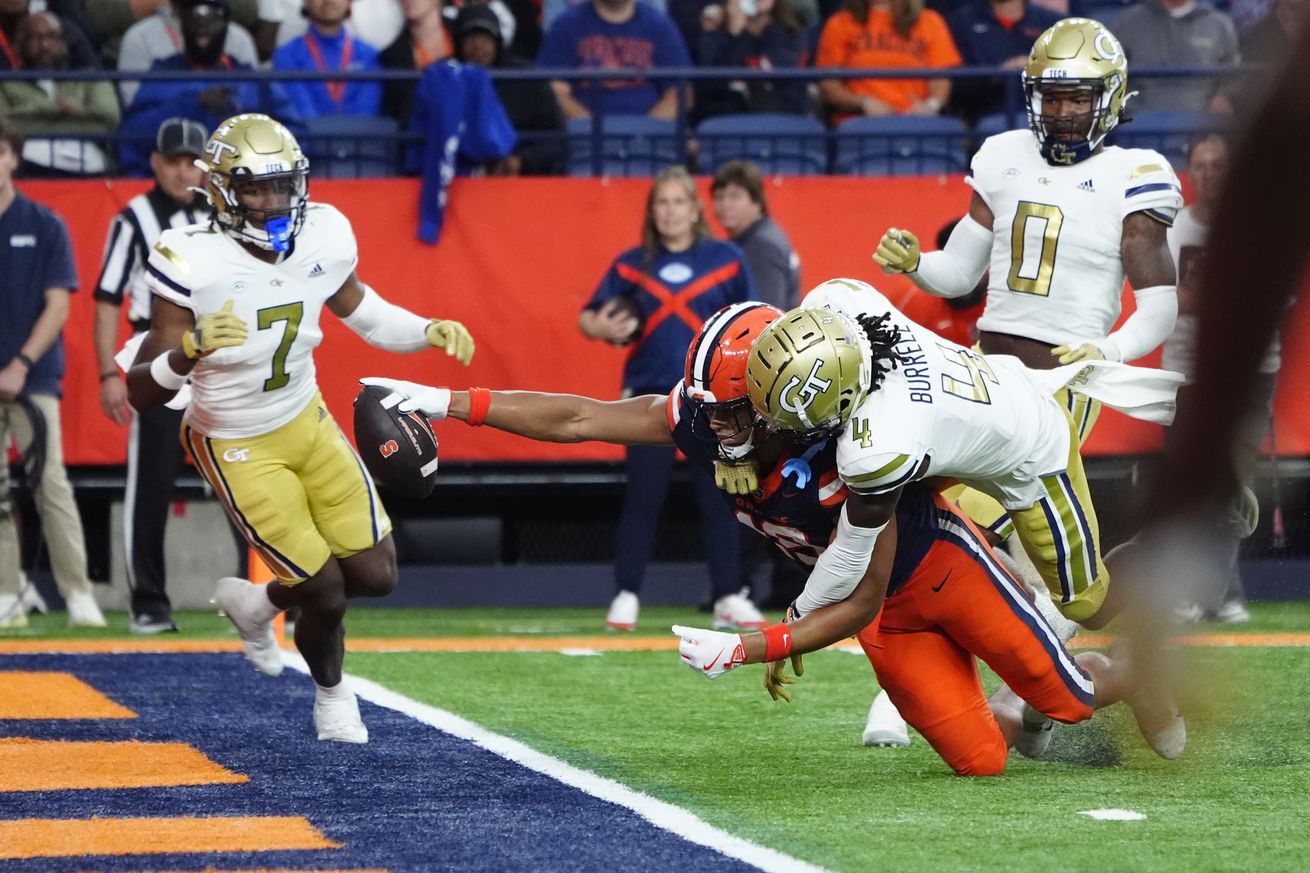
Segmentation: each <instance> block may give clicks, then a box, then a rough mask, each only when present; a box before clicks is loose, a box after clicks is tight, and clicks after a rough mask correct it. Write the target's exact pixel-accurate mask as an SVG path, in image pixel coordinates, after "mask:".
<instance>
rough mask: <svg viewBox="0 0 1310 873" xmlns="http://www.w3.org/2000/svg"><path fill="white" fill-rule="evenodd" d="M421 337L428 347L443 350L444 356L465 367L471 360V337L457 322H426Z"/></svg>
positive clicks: (436, 319) (435, 319)
mask: <svg viewBox="0 0 1310 873" xmlns="http://www.w3.org/2000/svg"><path fill="white" fill-rule="evenodd" d="M423 336H424V338H425V339H426V340H427V341H428V345H430V346H432V347H434V348H438V349H445V350H446V354H448V355H450V356H451V357H453V358H454V359H455V360H457V361H459V362H460V363H461V364H463V365H464V366H466V367H467V366H468V363H469V361H471V360H473V336H472V335H471V334H470V333H469V332H468V329H467V328H466V327H464V325H462V324H460V323H459V322H458V321H442V320H441V319H439V318H434V319H432V320H431V321H430V322H428V326H427V330H425V331H424V333H423Z"/></svg>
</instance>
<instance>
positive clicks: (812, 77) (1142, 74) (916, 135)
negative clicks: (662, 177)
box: [0, 67, 1260, 177]
mask: <svg viewBox="0 0 1310 873" xmlns="http://www.w3.org/2000/svg"><path fill="white" fill-rule="evenodd" d="M1259 69H1260V68H1259V67H1244V68H1240V69H1238V68H1231V67H1226V68H1225V67H1167V68H1166V67H1149V68H1142V69H1140V70H1133V71H1132V74H1131V79H1130V81H1131V83H1132V84H1133V85H1134V86H1139V85H1140V84H1141V83H1142V82H1143V81H1145V82H1148V83H1149V82H1150V81H1151V80H1155V79H1177V78H1204V79H1207V80H1210V81H1236V80H1237V79H1238V77H1249V76H1250V75H1252V74H1254V73H1256V72H1257V71H1258V70H1259ZM488 72H489V73H490V75H491V78H492V79H493V80H494V81H498V82H513V81H549V80H555V79H559V80H564V81H569V82H572V83H582V82H594V81H605V80H617V79H633V78H647V79H658V80H660V81H661V82H675V83H678V84H680V85H682V86H684V87H680V88H678V90H677V97H678V100H677V113H676V117H675V118H674V119H672V120H670V121H667V122H664V123H659V122H655V123H647V124H644V125H643V124H633V123H632V120H631V119H628V120H626V121H625V120H624V119H622V118H620V117H616V116H593V117H592V118H590V119H589V120H587V121H584V122H582V123H578V122H574V123H571V124H569V125H567V126H566V127H565V128H564V129H562V130H558V131H520V141H521V142H522V143H558V144H559V146H560V150H561V160H560V166H559V167H558V170H559V172H562V173H566V174H570V175H592V176H602V175H642V176H645V175H650V174H651V173H653V172H654V171H655V170H657V169H658V168H659V167H660V166H664V165H667V164H673V163H681V164H685V165H687V166H689V167H691V168H692V169H694V170H701V171H712V170H713V168H714V167H715V166H717V165H718V164H720V163H722V161H723V160H726V159H727V158H728V157H732V156H742V157H750V158H752V159H754V160H756V161H757V163H760V164H761V165H762V168H763V169H764V170H765V171H766V172H770V173H780V174H788V173H805V174H829V173H831V174H863V175H884V174H903V173H937V172H946V173H956V172H961V171H963V170H964V169H966V168H967V159H968V156H969V155H970V154H971V153H972V151H973V149H974V148H975V147H976V145H977V144H978V143H979V142H980V141H981V139H983V138H985V136H986V135H989V134H991V133H995V132H998V131H999V130H1003V129H1014V128H1020V127H1023V126H1025V125H1026V114H1025V110H1024V105H1023V103H1024V101H1023V94H1022V87H1021V82H1020V77H1019V75H1018V73H1016V72H1014V71H1012V70H1003V69H1000V68H991V67H953V68H948V69H904V68H897V69H828V68H823V69H817V68H797V69H782V70H768V71H765V70H755V69H745V68H737V67H731V68H721V67H720V68H702V67H690V68H663V69H658V70H632V69H623V70H577V69H564V70H560V69H556V70H550V69H539V68H524V69H517V68H516V69H491V70H489V71H488ZM421 76H422V72H421V71H416V70H378V71H338V72H322V71H312V72H311V71H303V72H301V71H297V72H283V71H278V72H273V71H261V70H233V71H228V72H223V73H219V74H213V73H195V72H190V71H188V72H179V71H118V70H97V69H82V70H63V71H50V70H6V71H0V83H3V82H8V81H38V80H49V79H51V78H54V79H56V80H60V81H110V82H180V83H187V82H191V83H195V82H205V83H213V82H215V81H219V80H221V81H222V82H225V83H226V82H231V83H242V82H255V83H258V84H260V85H262V86H267V85H269V84H271V83H273V82H315V81H368V82H382V83H384V84H385V83H394V82H411V83H417V82H418V80H419V79H420V78H421ZM869 78H877V79H929V78H946V79H950V80H953V81H957V80H971V81H984V82H987V83H989V84H990V85H991V86H992V87H993V88H994V89H998V90H999V91H1000V92H1001V93H1002V95H1003V96H1002V100H1001V105H1002V106H1003V107H1004V109H1003V111H1002V112H1000V113H996V114H993V115H991V116H987V117H985V118H983V119H976V120H975V121H976V122H978V123H974V124H968V125H966V124H964V123H960V124H959V125H957V126H955V127H950V126H949V125H948V126H947V127H946V128H943V129H934V130H917V131H916V130H915V126H916V124H915V122H914V120H913V119H910V120H908V121H907V120H902V121H900V122H896V121H894V120H893V119H906V117H905V116H889V117H886V118H887V120H886V121H885V122H883V124H882V125H881V126H880V124H879V123H878V122H872V123H868V124H867V126H865V125H864V124H861V125H853V126H851V128H850V129H849V130H844V129H843V127H842V126H841V125H838V126H836V127H827V126H817V127H816V126H810V127H806V128H805V129H804V130H803V131H800V130H797V129H796V125H793V124H791V123H790V121H789V119H799V118H810V119H812V120H817V119H818V118H819V111H820V110H819V108H818V107H817V105H816V106H815V112H814V113H813V114H811V115H807V116H794V117H781V116H772V117H761V119H760V120H762V121H763V125H762V126H761V125H752V124H751V123H750V119H749V118H740V117H736V118H735V122H734V124H733V125H725V124H722V123H719V124H709V125H708V126H707V125H706V123H705V121H701V122H700V123H699V125H696V124H693V116H692V111H693V106H692V103H691V94H692V91H693V89H694V88H695V87H696V86H698V85H707V84H714V83H725V82H751V81H759V80H766V81H773V82H788V81H804V82H807V83H817V82H819V81H822V80H829V79H869ZM261 92H263V99H262V101H261V102H264V103H268V102H270V98H269V97H268V89H266V88H261ZM993 93H995V92H993ZM260 108H261V109H265V110H267V109H268V108H270V107H268V106H261V107H260ZM1129 114H1130V115H1131V104H1130V113H1129ZM718 117H719V118H722V117H723V116H718ZM942 117H949V116H942ZM291 121H292V125H293V128H294V129H297V131H298V132H301V131H302V130H303V131H304V136H306V137H308V139H307V142H306V146H307V152H308V153H309V154H310V157H311V160H312V161H314V162H315V165H316V166H315V174H316V175H319V176H328V177H333V176H337V177H341V176H346V177H351V176H361V175H364V176H367V175H403V174H406V173H416V172H418V170H419V168H418V167H417V166H416V165H415V161H414V160H413V159H412V157H413V156H414V155H416V154H417V153H418V151H419V149H421V147H422V146H423V145H424V139H423V137H422V136H421V135H419V134H415V133H409V132H406V131H404V130H401V129H400V128H399V127H398V126H396V127H394V128H391V129H388V130H383V131H372V130H370V131H367V132H363V131H358V132H357V131H349V130H341V129H337V130H334V132H332V133H327V134H316V133H314V132H313V130H312V129H306V128H305V127H303V126H300V125H297V124H296V120H294V119H291ZM648 121H649V120H648ZM708 121H713V119H712V118H711V119H708ZM1196 122H1197V123H1196V125H1195V126H1194V127H1192V128H1191V129H1189V128H1188V127H1187V126H1186V125H1183V126H1182V127H1174V128H1171V129H1170V130H1169V131H1157V132H1156V133H1154V134H1153V135H1154V136H1157V137H1158V139H1159V142H1161V143H1171V144H1172V145H1171V146H1170V148H1172V149H1174V150H1177V149H1178V148H1179V147H1180V146H1185V144H1186V142H1187V141H1188V140H1189V139H1190V138H1192V137H1194V136H1196V135H1197V134H1200V133H1202V132H1205V131H1207V130H1209V129H1210V128H1211V127H1213V126H1214V125H1215V123H1216V119H1206V118H1205V117H1204V116H1203V115H1201V114H1197V115H1196ZM820 125H821V123H820ZM309 127H310V128H312V125H310V126H309ZM703 127H707V129H705V130H702V128H703ZM771 127H772V128H776V129H771ZM725 128H726V129H725ZM856 128H858V130H857V129H856ZM28 136H29V139H33V140H52V139H53V140H59V141H62V142H65V143H85V144H88V145H91V146H94V147H95V148H96V149H98V150H100V151H101V152H103V153H104V154H105V155H108V156H110V158H111V161H110V163H109V164H108V166H107V168H106V169H105V170H104V171H102V172H93V173H86V174H84V175H89V176H95V175H113V174H115V168H114V164H113V162H112V157H113V156H114V155H116V154H117V152H118V150H119V148H120V147H121V146H123V145H125V144H132V145H135V146H137V147H139V148H145V149H148V148H149V147H150V146H151V145H152V143H153V137H147V136H144V135H136V136H133V135H131V134H127V133H123V132H120V131H118V130H114V131H106V132H104V133H99V134H75V133H64V132H51V131H40V130H33V131H31V132H30V133H29V134H28ZM1121 138H1124V139H1127V140H1130V141H1131V140H1134V139H1139V137H1137V136H1136V135H1135V133H1134V128H1133V127H1132V125H1127V126H1125V127H1124V128H1123V132H1122V134H1121ZM1133 144H1147V145H1153V141H1152V140H1151V139H1150V136H1147V137H1146V138H1145V141H1144V143H1143V142H1134V143H1133ZM1162 150H1164V149H1162ZM407 155H408V156H409V157H410V158H411V159H410V160H406V156H407Z"/></svg>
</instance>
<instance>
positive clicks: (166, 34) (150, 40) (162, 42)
mask: <svg viewBox="0 0 1310 873" xmlns="http://www.w3.org/2000/svg"><path fill="white" fill-rule="evenodd" d="M0 2H3V0H0ZM203 7H213V8H214V9H221V10H222V16H223V21H224V25H225V27H226V30H225V32H224V37H223V41H222V43H221V45H220V46H219V47H218V48H219V50H220V51H221V52H222V55H223V56H225V57H227V58H228V59H229V62H230V63H232V64H239V65H242V66H243V67H250V68H253V67H255V65H257V64H258V63H259V59H258V58H257V57H256V54H255V40H254V39H253V38H252V37H251V36H250V32H249V31H248V30H246V29H245V28H244V27H242V26H241V25H240V24H237V23H236V22H234V21H232V20H231V18H232V3H231V0H170V2H168V3H165V4H161V5H160V6H159V7H158V8H157V9H156V10H155V14H154V15H151V16H149V17H148V18H143V19H141V20H140V21H138V22H137V23H136V24H134V25H132V26H131V27H129V28H128V30H127V33H125V34H123V44H122V45H121V46H120V47H119V51H118V69H120V70H149V69H152V68H153V67H154V64H155V62H156V61H162V60H165V59H168V58H175V57H177V56H178V53H179V52H184V51H186V49H187V34H186V28H185V26H184V21H185V19H186V18H187V17H188V16H191V17H195V16H196V15H198V14H206V13H203V12H201V13H197V12H196V10H197V8H203ZM193 38H194V37H193ZM177 69H185V68H184V67H178V68H177ZM155 84H158V83H155ZM140 87H141V83H140V82H119V83H118V92H119V94H121V95H122V97H123V105H124V106H131V104H132V101H133V100H135V99H136V92H137V89H138V88H140ZM154 129H155V128H154V127H151V128H150V131H151V134H152V135H153V133H154Z"/></svg>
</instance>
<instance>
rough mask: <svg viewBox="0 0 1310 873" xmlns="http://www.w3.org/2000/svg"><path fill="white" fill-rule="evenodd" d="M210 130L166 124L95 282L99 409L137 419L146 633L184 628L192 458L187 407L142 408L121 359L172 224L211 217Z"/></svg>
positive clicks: (132, 550) (129, 507)
mask: <svg viewBox="0 0 1310 873" xmlns="http://www.w3.org/2000/svg"><path fill="white" fill-rule="evenodd" d="M207 139H209V135H208V134H207V133H206V132H205V129H204V128H203V127H201V126H200V125H199V124H197V123H196V122H194V121H187V120H186V119H184V118H170V119H168V120H167V121H165V122H164V123H163V124H161V125H160V126H159V132H158V136H157V138H156V140H155V150H154V151H153V152H151V154H150V169H151V170H152V171H153V172H154V175H155V187H153V188H151V189H150V190H149V191H147V192H145V193H144V194H138V195H136V196H135V197H133V198H132V199H131V200H129V201H128V203H127V206H126V207H124V208H123V210H122V211H121V212H119V213H118V214H117V215H116V216H114V219H113V221H112V222H111V223H110V225H109V238H108V240H107V241H106V242H105V256H104V261H103V264H102V266H101V268H100V281H99V282H97V283H96V289H95V301H96V322H95V349H96V361H97V363H98V364H99V367H100V369H99V373H100V408H101V409H102V410H104V413H105V415H106V416H107V417H108V418H109V420H110V421H112V422H114V423H115V424H118V425H124V424H129V423H130V424H131V430H130V432H129V436H128V441H127V490H126V494H125V496H124V498H123V518H124V519H125V522H124V525H123V533H124V538H125V543H124V545H125V546H126V549H127V551H126V561H125V563H126V565H127V583H128V588H130V589H131V592H132V624H131V625H130V629H131V631H132V632H133V633H138V634H157V633H164V632H167V631H176V630H177V623H176V622H175V621H173V609H172V604H171V603H169V600H168V593H167V591H166V590H165V584H164V582H165V578H164V527H165V525H166V524H167V523H168V515H169V507H170V505H171V504H172V502H173V492H174V484H175V483H176V482H177V477H178V475H179V474H180V473H181V472H182V468H183V466H184V463H185V462H184V457H183V451H182V443H181V441H180V440H178V438H177V435H178V432H179V431H180V429H181V427H182V411H181V410H178V409H170V408H169V407H167V406H159V407H156V408H155V409H150V410H147V411H145V412H142V413H139V414H134V413H133V411H132V408H131V406H129V405H128V402H127V386H126V384H125V383H124V381H123V379H122V377H121V376H120V373H119V368H118V366H117V365H116V364H115V363H114V353H115V352H116V351H117V350H118V326H119V319H120V318H121V310H122V309H123V304H125V303H126V304H127V307H126V308H127V320H128V323H129V324H131V326H132V331H133V332H134V333H143V332H144V331H146V330H149V328H150V305H151V301H152V297H151V294H150V289H149V288H148V287H147V286H146V279H145V274H146V257H147V255H149V254H150V249H151V248H153V247H154V245H155V242H156V241H157V240H158V239H159V235H160V234H161V233H162V232H163V231H165V230H167V229H168V228H170V227H183V226H185V225H188V224H196V223H198V222H201V221H204V220H205V219H206V218H207V216H208V215H209V208H208V204H207V203H206V202H205V198H204V196H203V195H201V194H197V193H196V191H195V189H196V188H198V187H199V186H200V184H201V182H202V175H203V174H202V172H201V170H200V168H199V167H197V166H196V158H199V157H203V156H204V153H205V141H206V140H207Z"/></svg>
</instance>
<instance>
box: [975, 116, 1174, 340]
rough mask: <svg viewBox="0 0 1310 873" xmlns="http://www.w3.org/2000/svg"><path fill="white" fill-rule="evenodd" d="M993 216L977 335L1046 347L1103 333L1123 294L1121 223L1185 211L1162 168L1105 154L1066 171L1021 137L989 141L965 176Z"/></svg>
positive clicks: (1140, 154) (1159, 162)
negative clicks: (999, 336) (1137, 216)
mask: <svg viewBox="0 0 1310 873" xmlns="http://www.w3.org/2000/svg"><path fill="white" fill-rule="evenodd" d="M965 181H966V182H968V183H969V185H971V186H972V187H973V189H974V190H975V191H977V192H978V195H979V196H980V197H982V199H983V201H984V202H985V203H986V204H987V206H988V208H989V209H991V211H992V215H993V216H994V221H993V224H992V228H993V231H994V233H993V237H992V255H991V275H990V277H989V280H988V286H987V305H986V307H985V308H984V310H983V315H982V318H980V319H979V320H978V328H979V329H980V330H987V331H995V332H997V333H1008V334H1013V335H1015V336H1022V337H1028V338H1030V339H1035V340H1039V341H1041V342H1045V343H1050V344H1052V345H1064V344H1071V343H1076V342H1090V341H1094V340H1098V339H1101V338H1103V337H1105V336H1106V335H1107V334H1109V333H1110V331H1111V329H1112V328H1113V327H1114V323H1115V321H1116V320H1117V319H1118V318H1119V311H1120V300H1121V298H1122V295H1123V287H1124V265H1123V258H1122V256H1121V255H1120V243H1121V241H1122V238H1123V221H1124V218H1125V217H1126V216H1128V215H1130V214H1132V213H1134V212H1146V213H1148V214H1150V215H1151V216H1152V217H1155V218H1158V219H1159V220H1160V221H1162V222H1163V223H1165V224H1171V223H1172V222H1173V219H1174V216H1175V215H1176V214H1177V212H1178V210H1179V209H1180V208H1181V207H1182V205H1183V198H1182V189H1181V188H1180V187H1179V183H1178V177H1177V176H1175V175H1174V171H1173V169H1172V168H1171V167H1170V166H1169V161H1168V160H1166V159H1165V157H1164V156H1163V155H1161V154H1160V153H1159V152H1155V151H1151V150H1150V149H1122V148H1119V147H1117V146H1110V147H1108V148H1104V149H1102V150H1101V151H1099V152H1097V153H1096V154H1094V155H1092V156H1091V157H1090V158H1088V159H1086V160H1084V161H1079V162H1078V163H1076V164H1071V165H1070V166H1067V167H1055V166H1052V165H1050V164H1048V163H1047V162H1046V160H1045V159H1044V158H1043V157H1042V156H1041V153H1040V152H1039V151H1038V148H1037V138H1036V137H1034V136H1033V134H1032V132H1031V131H1028V130H1012V131H1009V132H1007V133H1001V134H997V135H996V136H992V137H988V138H987V139H986V140H985V141H984V142H983V144H982V147H981V148H980V149H979V150H978V153H977V154H976V155H974V158H973V164H972V168H971V170H970V174H969V176H968V177H967V178H966V179H965Z"/></svg>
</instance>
